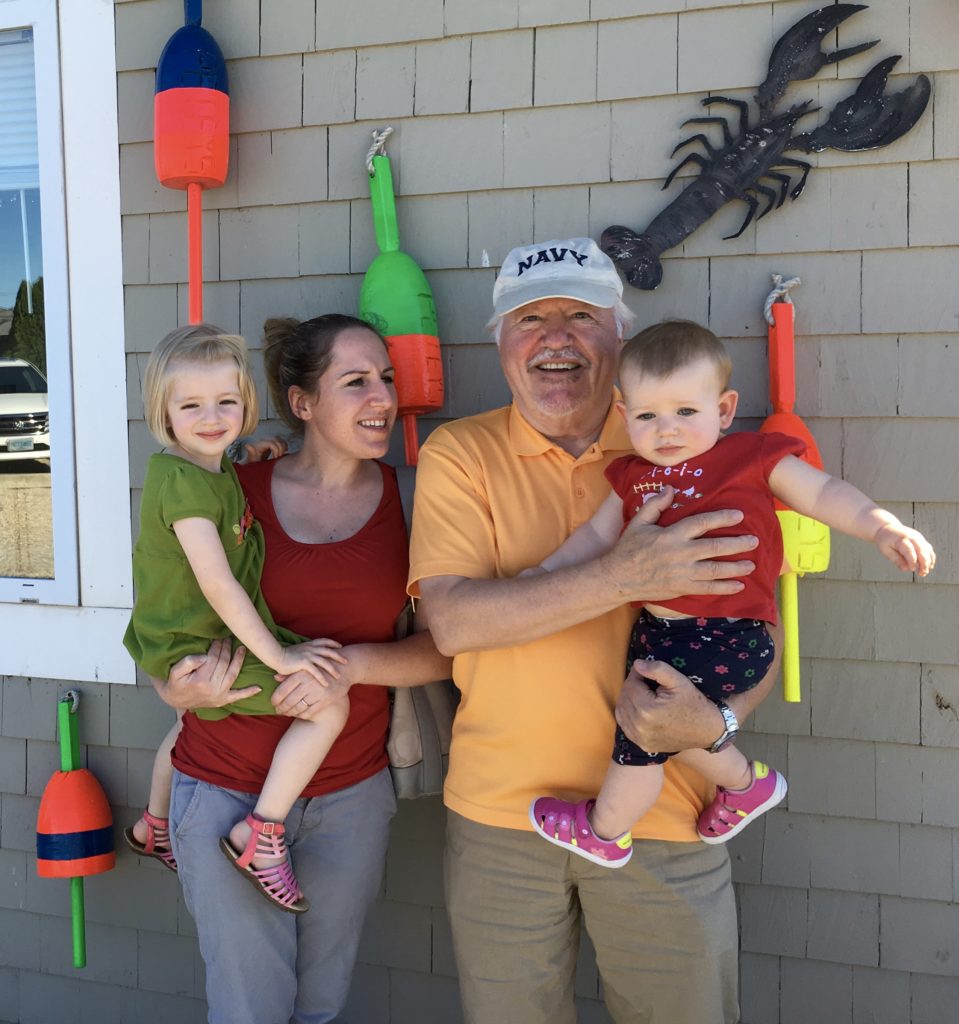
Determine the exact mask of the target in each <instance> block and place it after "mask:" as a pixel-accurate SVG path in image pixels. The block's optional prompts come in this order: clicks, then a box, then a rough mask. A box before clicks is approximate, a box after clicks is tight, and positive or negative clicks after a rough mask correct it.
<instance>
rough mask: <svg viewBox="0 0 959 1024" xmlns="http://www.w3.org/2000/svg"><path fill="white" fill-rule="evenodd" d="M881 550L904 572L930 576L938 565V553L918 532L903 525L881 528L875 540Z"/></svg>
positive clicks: (897, 524) (896, 524) (890, 525)
mask: <svg viewBox="0 0 959 1024" xmlns="http://www.w3.org/2000/svg"><path fill="white" fill-rule="evenodd" d="M873 540H874V541H875V544H876V546H877V547H878V548H879V550H880V551H881V552H882V553H883V554H884V555H885V556H886V558H888V559H889V561H890V562H892V564H893V565H896V566H898V567H899V568H900V569H902V570H903V571H904V572H915V573H918V574H919V575H920V576H928V575H929V573H931V572H932V570H933V569H934V568H935V565H936V552H935V551H933V549H932V545H931V544H930V543H929V541H927V540H926V538H925V537H923V535H922V534H921V533H920V532H919V531H918V530H911V529H910V528H909V527H908V526H903V524H902V523H895V524H892V523H891V524H889V525H888V526H883V527H881V528H880V530H879V531H878V533H877V534H876V536H875V537H874V538H873Z"/></svg>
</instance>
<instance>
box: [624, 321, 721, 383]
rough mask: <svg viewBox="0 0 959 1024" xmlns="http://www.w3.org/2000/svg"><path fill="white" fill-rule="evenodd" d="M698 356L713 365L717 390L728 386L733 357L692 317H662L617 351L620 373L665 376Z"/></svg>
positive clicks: (698, 358) (717, 339)
mask: <svg viewBox="0 0 959 1024" xmlns="http://www.w3.org/2000/svg"><path fill="white" fill-rule="evenodd" d="M700 359H706V360H708V361H709V362H711V363H712V364H713V366H715V367H716V375H717V377H718V378H719V390H720V391H725V390H726V389H727V388H728V387H729V378H730V377H731V376H732V372H733V361H732V360H731V359H730V358H729V353H728V352H727V351H726V349H725V348H724V347H723V343H722V342H721V341H720V340H719V338H717V337H716V335H715V334H713V332H712V331H710V330H708V329H707V328H705V327H700V325H699V324H696V323H693V322H692V320H663V321H662V322H661V323H658V324H654V325H653V326H652V327H647V328H646V330H645V331H640V332H639V334H637V335H636V337H635V338H630V339H629V341H627V342H626V344H625V345H624V346H623V349H622V351H621V352H620V354H619V373H620V377H622V375H623V373H624V372H626V373H630V372H632V373H637V374H639V375H640V376H649V377H656V378H660V377H668V376H669V375H670V374H673V373H675V372H676V371H677V370H681V369H683V368H684V367H686V366H689V365H690V364H691V363H696V362H698V361H699V360H700Z"/></svg>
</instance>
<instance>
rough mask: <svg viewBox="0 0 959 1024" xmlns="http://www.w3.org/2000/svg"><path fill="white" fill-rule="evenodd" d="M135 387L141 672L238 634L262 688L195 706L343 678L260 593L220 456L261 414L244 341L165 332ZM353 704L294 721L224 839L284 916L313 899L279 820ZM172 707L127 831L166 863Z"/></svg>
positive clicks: (136, 647)
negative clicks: (146, 430)
mask: <svg viewBox="0 0 959 1024" xmlns="http://www.w3.org/2000/svg"><path fill="white" fill-rule="evenodd" d="M143 390H144V396H143V398H144V409H145V415H146V420H147V424H148V425H149V427H150V430H151V432H152V433H153V435H154V436H155V437H156V439H157V440H158V441H159V442H160V443H161V444H162V445H164V446H165V450H164V451H163V452H161V453H158V454H155V455H152V456H151V457H150V461H149V463H148V466H147V473H146V480H145V482H144V487H143V497H142V501H141V507H140V534H139V537H138V539H137V543H136V547H135V550H134V555H133V573H134V582H135V584H136V591H137V596H136V605H135V607H134V609H133V614H132V616H131V620H130V625H129V627H128V628H127V632H126V635H125V637H124V644H125V645H126V647H127V650H129V652H130V654H131V655H132V656H133V658H134V660H135V661H136V662H137V664H138V665H140V667H141V668H142V669H143V670H144V671H145V672H147V673H148V674H149V675H151V676H155V677H158V678H162V679H166V678H167V676H168V674H169V670H170V668H171V666H172V665H174V664H175V663H176V662H178V661H179V660H180V659H181V658H183V657H184V656H186V655H189V654H195V653H196V652H197V651H198V650H200V649H205V648H206V647H208V646H209V644H210V642H212V641H213V640H215V639H218V638H222V637H227V636H230V635H232V636H235V637H236V638H237V640H239V642H240V643H241V644H243V645H244V647H246V648H247V654H246V657H245V659H244V664H243V668H242V670H241V673H240V676H239V678H238V679H237V681H236V683H235V684H234V688H235V689H240V688H246V687H251V686H258V687H259V688H260V691H259V693H258V694H257V695H256V696H253V697H247V698H244V699H243V700H240V701H237V702H235V703H232V704H230V705H229V706H228V707H224V708H216V709H198V710H196V711H195V712H193V713H195V714H198V715H199V716H200V717H205V718H222V717H224V716H225V715H228V714H230V713H232V712H239V713H241V714H274V713H275V712H274V709H273V706H272V704H271V703H270V696H271V694H272V693H273V691H274V690H275V688H276V686H277V685H278V684H277V680H276V676H277V675H282V676H286V675H290V674H292V673H294V672H296V671H300V670H303V671H306V672H308V673H310V674H311V675H312V676H313V677H314V678H315V679H316V680H317V681H318V682H320V683H321V684H323V685H324V686H328V685H329V679H328V677H327V674H329V675H330V676H333V677H338V672H337V664H343V663H345V659H344V658H343V657H342V655H340V654H339V653H338V651H337V648H339V647H340V644H338V643H337V642H336V641H335V640H329V639H315V640H304V638H302V637H299V636H297V635H296V634H294V633H291V632H290V631H288V630H284V629H281V628H280V627H278V626H276V625H275V623H274V622H273V619H272V616H271V615H270V612H269V610H268V609H267V607H266V604H265V602H264V601H263V598H262V596H261V594H260V575H261V571H262V566H263V532H262V529H261V527H260V525H259V524H258V523H257V522H256V521H255V520H254V519H253V516H252V514H251V512H250V509H249V506H248V505H247V503H246V499H245V498H244V495H243V491H242V489H241V487H240V483H239V481H238V479H237V476H236V472H235V471H234V469H233V465H232V463H231V462H230V460H229V459H228V458H227V457H226V454H225V453H226V451H227V449H228V448H229V447H230V445H232V444H233V442H234V441H236V439H237V438H238V437H239V436H240V435H241V434H247V433H250V432H251V431H252V430H253V429H254V427H255V426H256V422H257V400H256V391H255V388H254V385H253V380H252V376H251V374H250V369H249V365H248V362H247V349H246V343H245V342H244V341H243V339H242V338H240V337H238V336H236V335H227V334H224V333H223V332H221V331H220V330H219V329H218V328H216V327H213V326H212V325H210V324H196V325H191V326H189V327H184V328H180V329H178V330H176V331H173V332H171V333H170V334H168V335H167V336H166V337H165V338H164V339H163V340H162V341H161V342H160V344H159V345H158V346H157V348H156V350H155V351H154V352H153V354H152V355H151V357H150V360H149V362H148V364H147V369H146V374H145V378H144V389H143ZM348 712H349V702H348V698H347V696H346V695H345V694H343V695H341V696H340V697H339V698H337V699H336V700H334V701H332V702H331V703H327V704H326V706H325V707H324V708H323V709H322V710H320V711H318V712H317V713H316V714H315V715H314V716H312V717H311V718H305V717H303V718H297V719H296V721H294V722H293V723H292V724H291V725H290V727H289V729H288V730H287V731H286V733H285V734H284V735H283V738H282V739H281V740H280V742H279V744H278V746H277V748H276V752H275V754H274V757H273V760H272V764H271V767H270V771H269V773H268V775H267V778H266V781H265V783H264V786H263V790H262V792H261V793H260V796H259V799H258V801H257V804H256V806H255V808H254V810H253V813H252V814H251V815H248V816H247V817H246V818H244V819H241V820H240V821H238V822H237V823H236V824H235V825H234V826H233V828H232V829H231V830H230V834H229V835H228V836H224V837H223V838H222V839H221V840H220V846H221V849H222V850H223V852H224V854H225V855H226V857H227V858H228V859H229V860H230V862H231V863H232V864H233V866H234V867H235V868H237V870H239V871H241V872H242V873H243V874H244V876H245V877H246V878H247V879H248V880H249V881H250V882H251V883H252V884H253V885H255V886H256V887H257V889H258V891H260V892H261V893H262V894H263V895H264V896H265V897H266V898H267V899H269V900H271V901H272V902H273V903H274V904H276V905H277V906H279V907H280V908H282V909H283V910H286V911H289V912H291V913H303V912H304V911H306V910H308V909H309V903H308V901H307V900H306V898H305V897H304V896H303V894H302V892H301V890H300V888H299V885H298V884H297V881H296V877H295V875H294V874H293V868H292V865H291V863H290V859H289V854H288V852H287V848H286V842H285V839H284V827H283V821H284V819H285V818H286V816H287V814H288V813H289V812H290V809H291V807H292V806H293V803H294V801H295V800H296V798H297V797H298V796H299V795H300V793H301V792H302V790H303V787H304V786H305V785H306V784H307V782H308V781H309V780H310V778H311V777H312V776H313V775H314V773H315V772H316V770H317V769H318V767H319V766H320V764H321V763H322V761H323V759H324V758H325V756H326V754H327V753H328V752H329V749H330V747H331V746H332V744H333V741H334V740H335V739H336V737H337V736H338V735H339V733H340V731H341V730H342V728H343V725H344V723H345V722H346V717H347V714H348ZM179 714H182V713H179ZM179 714H178V718H177V722H176V724H175V725H174V726H173V728H172V729H171V730H170V732H169V733H168V734H167V736H166V737H165V739H164V740H163V743H162V744H161V746H160V749H159V750H158V752H157V756H156V759H155V762H154V769H153V777H152V781H151V786H150V800H149V804H148V806H147V808H146V810H145V812H144V814H143V816H142V817H141V818H140V819H139V821H137V823H136V824H135V825H134V826H133V827H132V828H131V829H127V830H126V832H125V836H126V840H127V843H128V844H129V845H130V846H131V847H132V849H134V850H135V851H136V852H137V853H139V854H141V855H144V856H151V857H156V858H157V859H159V860H160V861H162V862H163V864H165V865H166V866H167V867H168V868H170V869H171V870H173V871H176V861H175V860H174V857H173V854H172V852H171V849H170V838H169V825H168V821H167V815H168V813H169V805H170V787H171V782H172V766H171V764H170V752H171V750H172V749H173V745H174V743H175V741H176V738H177V735H178V733H179V731H180V717H179Z"/></svg>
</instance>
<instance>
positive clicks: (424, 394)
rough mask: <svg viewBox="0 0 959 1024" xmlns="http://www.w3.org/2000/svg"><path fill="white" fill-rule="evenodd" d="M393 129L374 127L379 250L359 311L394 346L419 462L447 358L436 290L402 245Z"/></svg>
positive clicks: (411, 454) (402, 410)
mask: <svg viewBox="0 0 959 1024" xmlns="http://www.w3.org/2000/svg"><path fill="white" fill-rule="evenodd" d="M392 131H393V129H392V128H386V129H384V130H383V131H382V132H373V146H372V148H371V149H370V151H369V153H368V154H367V158H366V167H367V171H368V173H369V178H370V199H371V200H372V203H373V229H374V231H375V233H376V244H377V246H378V247H379V250H380V252H379V255H378V256H376V258H375V259H374V260H373V262H372V263H371V264H370V265H369V268H368V269H367V271H366V276H365V277H364V278H363V286H362V288H361V289H360V309H359V313H360V318H361V319H363V320H366V321H367V323H369V324H372V325H373V326H374V327H375V328H376V329H377V330H378V331H379V332H380V333H381V334H382V335H384V336H385V338H386V343H387V345H388V346H389V350H390V359H391V361H392V363H393V368H394V370H395V371H396V397H397V401H398V406H399V410H398V411H399V417H400V420H401V421H402V423H403V442H404V447H405V450H406V462H407V464H408V465H410V466H415V465H416V463H417V461H418V453H419V441H418V438H417V433H416V417H417V416H421V415H422V414H423V413H426V412H432V411H435V410H436V409H439V408H440V407H441V406H442V404H443V363H442V359H441V357H440V339H439V335H438V331H437V326H436V305H435V303H434V302H433V293H432V291H430V286H429V283H428V282H427V280H426V277H425V275H424V274H423V271H422V270H421V269H420V268H419V266H418V265H417V264H416V262H415V261H414V260H413V258H412V257H411V256H409V255H407V253H405V252H401V251H400V234H399V228H398V227H397V223H396V200H395V197H394V194H393V174H392V172H391V170H390V161H389V157H387V156H386V153H385V149H384V143H385V141H386V138H387V137H388V136H389V135H390V133H391V132H392Z"/></svg>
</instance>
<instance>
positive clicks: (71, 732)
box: [57, 690, 87, 967]
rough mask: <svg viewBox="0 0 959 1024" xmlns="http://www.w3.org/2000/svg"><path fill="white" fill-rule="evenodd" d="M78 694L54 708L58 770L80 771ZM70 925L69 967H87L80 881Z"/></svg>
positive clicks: (74, 888) (73, 886) (75, 882)
mask: <svg viewBox="0 0 959 1024" xmlns="http://www.w3.org/2000/svg"><path fill="white" fill-rule="evenodd" d="M79 703H80V694H79V693H78V692H77V691H76V690H68V691H67V692H66V693H65V694H64V695H63V696H62V697H61V698H60V702H59V703H58V704H57V725H58V727H59V733H60V770H61V771H64V772H72V771H76V770H77V769H78V768H79V767H80V733H79V729H78V728H77V715H76V711H77V707H78V705H79ZM70 923H71V930H72V932H73V966H74V967H86V965H87V934H86V922H85V919H84V907H83V877H82V876H80V877H75V878H71V879H70Z"/></svg>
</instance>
